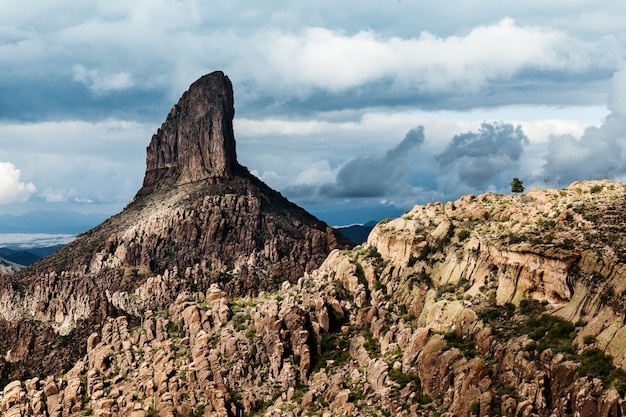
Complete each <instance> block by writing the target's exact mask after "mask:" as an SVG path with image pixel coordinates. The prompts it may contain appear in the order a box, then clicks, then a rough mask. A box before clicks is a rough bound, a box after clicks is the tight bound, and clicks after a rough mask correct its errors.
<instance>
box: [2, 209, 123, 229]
mask: <svg viewBox="0 0 626 417" xmlns="http://www.w3.org/2000/svg"><path fill="white" fill-rule="evenodd" d="M108 217H110V216H109V215H108V214H102V213H94V214H83V213H79V212H76V211H73V210H38V211H31V212H28V213H24V214H22V215H19V216H15V215H10V214H3V215H0V233H51V234H60V233H63V234H74V235H76V234H79V233H83V232H85V231H87V230H89V229H91V228H92V227H94V226H97V225H98V224H100V223H102V222H103V221H104V220H106V219H107V218H108Z"/></svg>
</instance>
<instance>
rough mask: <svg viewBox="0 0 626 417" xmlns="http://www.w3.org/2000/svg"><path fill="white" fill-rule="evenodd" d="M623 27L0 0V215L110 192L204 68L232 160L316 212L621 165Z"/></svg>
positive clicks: (474, 12) (436, 5)
mask: <svg viewBox="0 0 626 417" xmlns="http://www.w3.org/2000/svg"><path fill="white" fill-rule="evenodd" d="M625 46H626V2H618V1H590V0H567V1H564V0H555V1H551V2H545V1H536V0H528V1H526V2H520V1H509V0H503V1H499V2H493V1H486V0H476V1H472V2H468V1H464V0H450V1H447V2H423V1H409V0H394V1H387V0H385V1H383V0H376V1H368V0H358V1H356V0H342V1H341V2H340V3H337V2H336V1H332V2H331V1H328V0H319V1H316V2H310V1H300V0H296V1H291V2H284V1H275V0H270V1H265V2H243V1H239V0H232V1H228V2H223V1H222V2H214V1H200V0H197V1H194V0H177V1H174V0H167V1H166V0H149V1H148V0H137V1H128V0H93V1H89V2H84V1H79V0H33V1H31V2H29V4H28V6H26V5H25V4H23V3H20V2H9V1H4V2H0V57H1V59H0V215H20V214H23V213H27V212H30V211H41V210H75V211H77V212H80V213H85V214H89V213H99V214H104V215H112V214H115V213H117V212H119V211H120V210H122V209H123V207H124V206H125V205H126V204H127V203H128V202H129V200H130V199H131V198H132V197H133V196H134V194H135V193H136V192H137V190H138V189H139V188H140V187H141V183H142V180H143V174H144V171H145V156H146V146H147V145H148V143H149V141H150V138H151V137H152V134H154V133H155V132H156V130H157V129H158V127H159V126H160V125H161V123H162V122H163V121H164V120H165V117H166V115H167V114H168V112H169V110H170V108H171V107H172V106H173V105H174V104H175V103H176V102H177V101H178V99H179V98H180V96H181V95H182V93H183V92H184V91H185V90H186V89H187V88H188V86H189V85H190V84H191V83H192V82H193V81H195V80H196V79H197V78H199V77H200V76H202V75H204V74H207V73H209V72H212V71H215V70H222V71H224V72H225V73H226V74H227V75H228V76H229V78H230V79H231V81H232V82H233V87H234V95H235V111H236V114H235V121H234V128H235V137H236V140H237V155H238V160H239V162H240V163H241V164H242V165H245V166H247V167H248V169H249V170H250V171H251V172H253V173H254V174H255V175H257V176H258V177H259V178H261V179H262V180H263V181H265V182H266V183H267V184H269V185H270V186H272V187H273V188H275V189H277V190H279V191H280V192H281V193H282V194H283V195H285V196H286V197H288V198H289V199H291V200H292V201H294V202H296V203H298V204H299V205H301V206H303V207H304V208H306V209H308V210H309V211H311V212H312V213H313V214H315V215H316V216H318V217H319V218H321V219H322V220H325V221H326V222H327V223H329V224H331V225H346V224H353V223H364V222H367V221H369V220H380V219H382V218H385V217H395V216H397V215H399V214H401V213H402V212H404V211H406V210H409V209H411V208H412V207H413V206H414V205H416V204H425V203H428V202H433V201H449V200H453V199H456V198H458V197H460V196H461V195H464V194H468V193H472V194H481V193H484V192H487V191H493V192H501V193H508V192H510V182H511V179H512V178H513V177H518V178H520V179H522V180H523V181H524V185H525V186H526V188H527V189H528V188H534V187H542V188H543V187H565V186H567V185H568V184H569V183H571V182H572V181H575V180H586V179H600V178H609V179H612V180H617V181H623V180H624V179H625V178H626V66H625V65H624V64H625V58H626V48H625ZM2 232H3V231H2V230H0V233H2Z"/></svg>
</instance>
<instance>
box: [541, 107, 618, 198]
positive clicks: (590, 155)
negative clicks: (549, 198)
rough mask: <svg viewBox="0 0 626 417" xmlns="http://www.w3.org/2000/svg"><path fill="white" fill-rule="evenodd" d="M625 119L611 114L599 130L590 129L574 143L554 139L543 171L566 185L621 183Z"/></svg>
mask: <svg viewBox="0 0 626 417" xmlns="http://www.w3.org/2000/svg"><path fill="white" fill-rule="evenodd" d="M625 157H626V117H623V116H619V115H616V114H612V115H611V116H610V117H608V118H607V119H606V120H605V121H604V123H603V124H602V125H601V126H600V127H595V126H592V127H589V128H587V130H586V131H585V134H584V135H583V136H582V137H581V138H580V139H576V138H573V137H571V136H553V137H552V138H551V139H550V143H549V146H548V153H547V155H546V159H545V161H546V162H545V165H544V170H545V173H546V176H547V177H549V178H552V179H553V180H555V181H556V180H558V182H559V183H560V184H561V185H564V186H565V185H567V184H569V183H571V182H572V181H575V180H586V179H601V178H608V179H621V180H623V179H624V177H625V176H626V159H625Z"/></svg>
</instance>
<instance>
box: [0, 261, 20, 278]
mask: <svg viewBox="0 0 626 417" xmlns="http://www.w3.org/2000/svg"><path fill="white" fill-rule="evenodd" d="M22 268H24V266H23V265H18V264H16V263H14V262H11V261H7V260H6V259H4V258H0V275H11V274H14V273H16V272H17V271H19V270H20V269H22Z"/></svg>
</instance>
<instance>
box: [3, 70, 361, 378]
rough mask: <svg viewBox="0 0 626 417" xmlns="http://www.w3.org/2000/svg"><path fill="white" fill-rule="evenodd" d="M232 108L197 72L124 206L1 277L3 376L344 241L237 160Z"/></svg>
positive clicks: (320, 256) (236, 290)
mask: <svg viewBox="0 0 626 417" xmlns="http://www.w3.org/2000/svg"><path fill="white" fill-rule="evenodd" d="M234 113H235V111H234V107H233V90H232V85H231V82H230V80H229V79H228V77H226V76H225V75H224V74H223V73H221V72H214V73H212V74H209V75H206V76H204V77H202V78H200V79H199V80H198V81H196V82H195V83H193V84H192V85H191V87H190V88H189V90H188V91H187V92H185V93H184V94H183V96H182V97H181V99H180V101H179V102H178V104H176V105H175V106H174V107H173V108H172V110H171V111H170V113H169V115H168V116H167V118H166V120H165V122H164V123H163V125H162V126H161V128H160V129H159V130H158V131H157V133H156V134H155V135H154V136H153V137H152V140H151V141H150V145H149V146H148V148H147V157H146V175H145V178H144V183H143V187H142V188H141V190H139V192H138V193H137V195H136V196H135V197H134V198H133V200H132V201H131V202H130V203H129V204H128V206H127V207H126V208H125V209H124V210H123V211H122V212H121V213H120V214H118V215H116V216H113V217H111V218H110V219H108V220H107V221H105V222H104V223H102V224H101V225H99V226H97V227H95V228H94V229H92V230H90V231H88V232H86V233H84V234H82V235H80V236H78V237H77V238H76V240H75V241H74V242H72V243H70V244H69V245H67V246H66V247H64V248H63V249H61V250H59V251H58V252H56V253H54V254H52V255H50V256H48V257H46V258H44V259H42V260H40V261H39V262H37V263H35V264H33V265H31V266H29V267H27V268H25V269H23V270H22V271H20V272H19V273H17V274H16V275H14V276H11V277H7V278H6V279H3V280H0V352H8V353H7V354H6V355H5V359H6V360H7V363H6V365H5V366H3V364H2V359H0V376H4V377H6V376H11V377H22V376H29V375H31V374H29V372H31V371H32V372H35V371H37V372H41V371H44V372H57V371H59V370H61V369H65V368H67V367H68V366H70V365H71V364H72V363H73V361H74V360H75V359H76V358H77V357H79V356H80V355H82V354H83V353H84V346H85V343H84V342H85V340H86V338H87V336H89V334H90V333H91V332H92V331H94V330H97V329H99V328H100V326H101V325H102V323H103V321H105V320H106V319H107V317H111V316H113V317H116V316H118V315H128V316H129V317H142V316H143V315H144V314H145V312H147V311H163V310H164V309H167V307H168V306H169V305H170V304H171V303H172V302H173V301H174V300H176V298H177V297H178V296H179V295H181V294H190V293H198V292H200V293H204V292H205V291H208V290H209V288H211V286H212V285H216V286H218V287H219V288H221V290H223V291H225V292H226V293H227V294H229V295H230V296H243V295H252V294H258V293H260V292H261V291H271V290H275V289H277V288H278V287H279V286H280V285H281V284H282V283H283V282H284V281H290V282H291V283H295V282H296V281H297V280H298V279H299V278H300V277H302V276H303V274H305V273H306V272H307V271H312V270H314V269H315V268H317V267H318V266H319V265H320V264H321V263H322V262H323V260H324V259H325V258H326V256H327V255H328V253H330V251H331V250H333V249H335V248H340V247H348V246H350V243H348V241H347V240H346V239H345V238H344V237H343V236H341V235H340V234H339V233H338V232H336V231H335V230H334V229H332V228H331V227H329V226H328V225H326V224H325V223H323V222H321V221H320V220H318V219H316V218H315V217H314V216H312V215H311V214H309V213H307V212H306V211H305V210H303V209H302V208H300V207H298V206H296V205H295V204H293V203H291V202H289V201H288V200H286V199H285V198H284V197H283V196H282V195H280V193H278V192H276V191H274V190H272V189H271V188H270V187H268V186H267V185H265V184H264V183H263V182H261V181H260V180H259V179H258V178H256V177H254V176H253V175H252V174H250V172H249V171H248V170H247V169H246V168H245V167H243V166H241V165H239V164H238V163H237V157H236V151H235V138H234V134H233V125H232V121H233V116H234ZM74 349H76V350H74ZM51 352H52V353H55V354H54V355H51V354H50V353H51ZM19 364H21V365H19ZM24 364H27V366H24ZM3 369H4V370H3ZM32 375H35V373H33V374H32Z"/></svg>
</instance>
